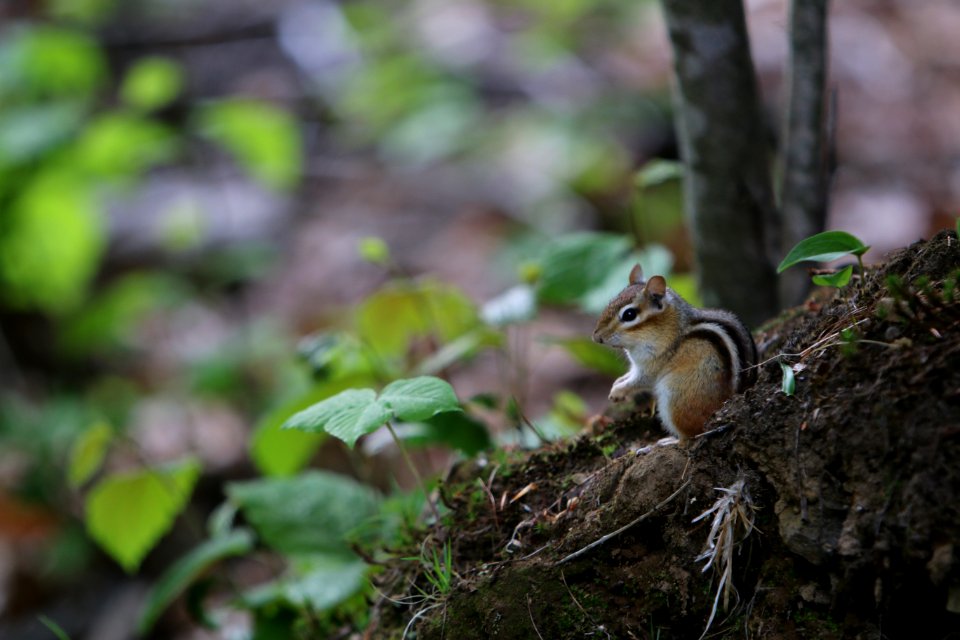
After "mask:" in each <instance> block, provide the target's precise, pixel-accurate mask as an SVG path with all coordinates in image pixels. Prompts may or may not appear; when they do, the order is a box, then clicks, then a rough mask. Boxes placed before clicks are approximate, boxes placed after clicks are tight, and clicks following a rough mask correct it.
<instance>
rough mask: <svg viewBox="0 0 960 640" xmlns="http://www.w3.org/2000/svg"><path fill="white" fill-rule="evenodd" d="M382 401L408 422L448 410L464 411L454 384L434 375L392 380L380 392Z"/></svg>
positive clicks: (398, 416)
mask: <svg viewBox="0 0 960 640" xmlns="http://www.w3.org/2000/svg"><path fill="white" fill-rule="evenodd" d="M380 402H382V403H383V405H384V406H386V407H387V408H388V409H389V410H390V411H391V412H392V413H393V415H395V416H396V417H397V418H399V419H400V420H403V421H404V422H418V421H420V420H426V419H428V418H432V417H433V416H435V415H437V414H438V413H442V412H444V411H459V410H460V402H459V400H457V394H456V393H454V391H453V387H451V386H450V383H448V382H446V381H445V380H441V379H440V378H434V377H432V376H421V377H419V378H410V379H407V380H396V381H394V382H391V383H390V384H388V385H387V386H386V387H384V389H383V391H382V392H381V393H380ZM381 424H382V423H381ZM378 426H379V425H378Z"/></svg>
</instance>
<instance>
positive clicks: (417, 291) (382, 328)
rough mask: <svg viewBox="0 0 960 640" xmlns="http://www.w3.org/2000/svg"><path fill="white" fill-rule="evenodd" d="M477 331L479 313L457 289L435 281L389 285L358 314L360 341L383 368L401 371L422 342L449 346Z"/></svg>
mask: <svg viewBox="0 0 960 640" xmlns="http://www.w3.org/2000/svg"><path fill="white" fill-rule="evenodd" d="M478 326H479V318H478V316H477V310H476V307H474V305H473V303H472V302H470V300H469V299H468V298H467V297H466V296H465V295H463V293H462V292H460V291H458V290H457V289H455V288H453V287H450V286H447V285H442V284H439V283H437V282H434V281H425V282H418V283H414V282H398V283H391V284H389V285H387V286H386V287H384V288H383V289H381V290H379V291H377V292H376V293H374V294H373V295H371V296H369V297H368V298H366V299H365V300H364V301H363V302H362V303H360V305H359V306H358V307H357V310H356V327H357V336H358V337H359V338H360V340H361V342H362V343H363V344H364V345H366V346H368V347H369V348H370V349H371V350H372V351H373V352H374V353H375V354H376V357H377V359H378V360H379V361H380V362H381V363H383V365H384V366H387V367H391V368H394V369H399V368H402V363H403V362H404V361H405V359H406V357H407V355H408V349H409V348H410V346H411V345H413V344H415V343H416V342H417V341H418V340H421V339H426V338H431V337H433V338H435V339H437V340H439V341H442V342H448V341H450V340H453V339H455V338H458V337H460V336H462V335H464V334H465V333H467V332H469V331H471V330H472V329H475V328H477V327H478Z"/></svg>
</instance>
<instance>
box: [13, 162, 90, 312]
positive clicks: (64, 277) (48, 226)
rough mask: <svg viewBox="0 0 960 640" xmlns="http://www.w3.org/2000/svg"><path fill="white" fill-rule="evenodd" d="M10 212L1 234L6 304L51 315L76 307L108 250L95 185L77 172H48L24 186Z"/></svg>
mask: <svg viewBox="0 0 960 640" xmlns="http://www.w3.org/2000/svg"><path fill="white" fill-rule="evenodd" d="M6 216H7V220H6V221H5V223H6V234H5V235H3V236H0V282H3V284H4V285H5V286H4V287H2V290H3V293H2V296H3V298H4V299H5V302H7V303H8V304H10V305H11V306H13V307H16V308H21V309H23V308H33V307H39V308H42V309H45V310H47V311H50V312H51V313H64V312H66V311H69V310H72V309H75V308H76V307H77V306H78V305H79V304H80V303H81V302H82V301H83V297H84V295H85V293H86V289H87V286H88V284H89V283H90V281H91V279H92V278H93V275H94V273H95V272H96V269H97V266H98V264H99V261H100V256H101V254H102V252H103V248H104V238H103V229H102V224H103V223H102V221H101V219H100V213H99V211H98V210H97V206H96V203H95V201H94V197H93V194H92V192H91V190H90V186H89V185H88V184H86V183H85V182H84V181H83V180H81V179H80V177H79V176H77V175H75V174H72V173H68V172H62V171H56V170H49V171H46V172H43V173H41V174H39V175H37V176H35V177H34V178H33V179H31V180H30V181H29V182H28V183H27V184H26V185H25V186H24V187H23V188H22V191H21V193H20V194H19V197H18V198H17V199H16V200H15V201H14V202H13V204H12V206H11V208H10V209H8V211H7V213H6Z"/></svg>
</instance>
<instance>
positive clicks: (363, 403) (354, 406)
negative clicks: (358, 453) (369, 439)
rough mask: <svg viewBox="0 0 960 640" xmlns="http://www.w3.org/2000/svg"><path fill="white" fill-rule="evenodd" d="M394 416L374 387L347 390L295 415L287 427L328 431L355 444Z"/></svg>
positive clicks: (347, 442) (285, 425) (309, 430)
mask: <svg viewBox="0 0 960 640" xmlns="http://www.w3.org/2000/svg"><path fill="white" fill-rule="evenodd" d="M390 418H391V414H390V410H389V409H388V408H387V407H386V406H385V405H384V404H383V403H381V402H380V401H379V400H377V394H376V392H375V391H374V390H373V389H347V390H346V391H341V392H340V393H338V394H337V395H335V396H333V397H332V398H327V399H326V400H323V401H322V402H318V403H317V404H315V405H313V406H312V407H310V408H308V409H304V410H303V411H300V412H299V413H296V414H294V415H293V416H291V417H290V418H289V419H288V420H287V421H286V422H285V423H283V427H282V428H284V429H300V430H301V431H308V432H314V433H316V432H319V431H321V430H323V431H326V432H327V433H329V434H330V435H333V436H336V437H338V438H340V439H341V440H343V441H344V442H345V443H346V444H347V446H348V447H351V448H352V447H353V445H354V444H355V443H356V442H357V438H359V437H360V436H364V435H366V434H368V433H370V432H372V431H376V430H377V429H379V428H380V427H381V426H383V425H384V423H386V422H387V420H389V419H390Z"/></svg>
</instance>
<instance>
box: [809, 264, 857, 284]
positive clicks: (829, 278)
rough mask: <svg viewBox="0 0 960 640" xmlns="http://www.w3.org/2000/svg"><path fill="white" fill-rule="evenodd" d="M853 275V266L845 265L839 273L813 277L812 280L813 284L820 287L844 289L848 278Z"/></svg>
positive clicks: (848, 280)
mask: <svg viewBox="0 0 960 640" xmlns="http://www.w3.org/2000/svg"><path fill="white" fill-rule="evenodd" d="M852 275H853V265H852V264H850V265H847V266H846V267H844V268H843V269H841V270H840V271H837V272H836V273H831V274H829V275H815V276H813V278H811V279H812V280H813V284H817V285H820V286H821V287H836V288H838V289H839V288H840V287H844V286H846V284H847V283H848V282H850V276H852Z"/></svg>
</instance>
